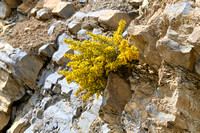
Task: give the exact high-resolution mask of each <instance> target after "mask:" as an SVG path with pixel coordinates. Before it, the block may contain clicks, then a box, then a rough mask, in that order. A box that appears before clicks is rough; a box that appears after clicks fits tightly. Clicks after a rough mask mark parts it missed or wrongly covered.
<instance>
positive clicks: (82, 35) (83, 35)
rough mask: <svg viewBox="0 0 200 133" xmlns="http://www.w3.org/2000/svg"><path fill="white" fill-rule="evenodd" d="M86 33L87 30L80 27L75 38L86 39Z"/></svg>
mask: <svg viewBox="0 0 200 133" xmlns="http://www.w3.org/2000/svg"><path fill="white" fill-rule="evenodd" d="M86 33H87V30H85V29H81V30H79V31H78V32H77V38H78V39H79V40H80V41H83V40H87V39H88V35H87V34H86Z"/></svg>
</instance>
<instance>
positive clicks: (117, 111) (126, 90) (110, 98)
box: [99, 73, 132, 124]
mask: <svg viewBox="0 0 200 133" xmlns="http://www.w3.org/2000/svg"><path fill="white" fill-rule="evenodd" d="M131 96H132V92H131V87H130V84H129V83H128V82H127V81H126V80H125V79H123V78H121V77H120V76H119V75H117V74H114V73H111V74H109V76H108V83H107V86H106V89H105V92H104V94H103V103H102V105H101V108H100V112H99V116H100V117H101V119H102V120H104V121H105V122H107V123H110V124H119V120H120V117H121V113H122V111H123V110H124V107H125V105H126V104H127V102H128V101H129V99H130V98H131Z"/></svg>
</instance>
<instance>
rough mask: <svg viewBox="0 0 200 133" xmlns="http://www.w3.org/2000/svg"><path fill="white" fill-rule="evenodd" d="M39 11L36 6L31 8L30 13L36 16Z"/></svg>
mask: <svg viewBox="0 0 200 133" xmlns="http://www.w3.org/2000/svg"><path fill="white" fill-rule="evenodd" d="M37 11H38V9H36V8H33V9H31V11H30V15H31V16H33V17H35V16H36V14H37Z"/></svg>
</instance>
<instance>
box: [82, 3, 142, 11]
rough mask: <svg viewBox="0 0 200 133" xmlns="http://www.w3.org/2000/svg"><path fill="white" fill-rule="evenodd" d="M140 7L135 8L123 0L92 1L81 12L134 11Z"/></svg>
mask: <svg viewBox="0 0 200 133" xmlns="http://www.w3.org/2000/svg"><path fill="white" fill-rule="evenodd" d="M138 8H139V7H138V6H133V5H131V4H130V3H128V2H127V1H125V2H124V1H123V0H96V1H95V0H90V1H89V3H88V4H86V5H85V7H83V8H82V9H80V11H82V12H86V13H88V12H91V11H98V10H103V9H104V10H105V9H112V10H120V11H126V12H129V11H133V10H137V9H138Z"/></svg>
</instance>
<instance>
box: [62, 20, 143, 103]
mask: <svg viewBox="0 0 200 133" xmlns="http://www.w3.org/2000/svg"><path fill="white" fill-rule="evenodd" d="M125 24H126V22H125V21H124V20H121V21H120V22H119V27H118V29H117V31H115V32H114V34H113V37H107V36H102V35H96V34H93V33H90V32H89V33H87V34H88V35H90V36H91V37H92V39H93V40H87V41H83V42H80V41H73V40H68V39H64V42H65V43H67V44H69V45H70V48H71V49H73V50H76V51H78V52H79V53H80V54H75V55H72V54H64V57H68V58H70V60H71V62H69V63H68V66H69V67H71V69H72V71H60V72H59V73H60V74H62V75H64V76H65V79H66V80H67V82H68V83H71V82H75V83H77V84H79V85H80V88H79V89H78V90H77V91H76V93H75V95H77V96H78V95H79V93H81V92H84V94H85V95H84V96H83V97H82V98H83V100H86V99H88V98H89V97H91V96H93V95H94V94H96V98H98V97H99V96H100V95H101V94H102V92H103V91H104V88H105V87H106V83H107V76H108V74H109V73H110V72H116V71H117V70H118V69H119V68H120V67H121V66H125V67H131V68H132V67H133V66H134V64H133V63H131V62H132V61H134V60H138V58H139V52H138V51H137V48H136V47H134V46H129V45H128V41H127V40H126V39H123V37H122V33H123V29H124V27H125Z"/></svg>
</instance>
